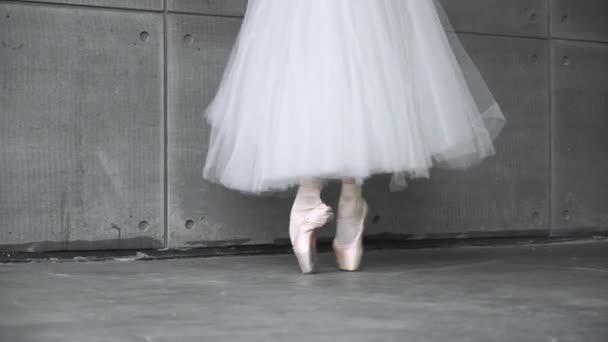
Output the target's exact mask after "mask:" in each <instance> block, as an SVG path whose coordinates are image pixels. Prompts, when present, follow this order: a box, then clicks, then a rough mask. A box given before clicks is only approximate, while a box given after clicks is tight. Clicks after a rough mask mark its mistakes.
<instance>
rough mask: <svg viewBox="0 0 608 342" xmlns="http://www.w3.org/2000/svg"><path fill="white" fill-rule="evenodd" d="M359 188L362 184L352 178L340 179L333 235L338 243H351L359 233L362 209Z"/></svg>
mask: <svg viewBox="0 0 608 342" xmlns="http://www.w3.org/2000/svg"><path fill="white" fill-rule="evenodd" d="M361 188H362V184H357V183H356V182H355V180H354V179H352V178H344V179H342V190H341V192H340V200H339V202H338V220H337V226H336V236H335V240H336V242H337V243H338V244H340V245H346V244H350V243H352V242H353V241H354V240H355V238H356V237H357V235H358V234H359V230H360V229H359V226H360V222H361V215H363V211H364V203H363V202H364V199H363V195H362V189H361Z"/></svg>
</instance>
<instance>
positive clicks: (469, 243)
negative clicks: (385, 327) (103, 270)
mask: <svg viewBox="0 0 608 342" xmlns="http://www.w3.org/2000/svg"><path fill="white" fill-rule="evenodd" d="M390 235H391V236H388V235H386V234H380V235H376V236H370V237H368V238H366V239H365V250H366V251H372V250H400V249H422V248H458V247H498V246H515V245H519V246H521V245H530V246H533V245H538V244H549V243H564V242H585V241H592V240H607V239H608V231H606V230H599V231H598V230H595V229H588V230H583V232H581V230H576V231H564V232H562V234H559V235H557V234H555V232H552V233H549V232H547V231H528V232H521V231H517V232H514V233H513V235H512V236H506V235H505V236H500V237H496V236H494V237H493V236H478V237H466V238H458V237H451V238H450V237H445V238H429V239H407V238H406V237H403V238H396V239H395V238H394V236H392V234H390ZM279 241H280V242H279ZM279 241H278V242H277V243H275V244H258V245H233V246H214V247H197V248H187V249H186V248H184V249H137V250H135V249H133V250H82V251H78V250H74V251H52V252H41V253H35V252H0V263H30V262H100V261H124V260H125V259H126V260H132V261H135V260H167V259H186V258H205V257H220V256H251V255H277V254H292V250H291V245H289V244H288V243H284V242H283V241H282V240H279ZM317 249H318V251H319V252H320V253H328V252H331V251H332V249H331V239H327V238H325V239H320V240H319V241H318V246H317Z"/></svg>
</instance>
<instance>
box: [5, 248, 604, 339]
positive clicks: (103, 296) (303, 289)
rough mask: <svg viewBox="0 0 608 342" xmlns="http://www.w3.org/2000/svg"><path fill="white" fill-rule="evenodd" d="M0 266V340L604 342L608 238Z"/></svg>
mask: <svg viewBox="0 0 608 342" xmlns="http://www.w3.org/2000/svg"><path fill="white" fill-rule="evenodd" d="M320 261H321V264H322V265H323V266H322V268H321V270H320V273H318V274H315V275H302V274H299V271H298V269H297V265H296V262H295V257H294V256H293V255H273V256H232V257H215V258H200V259H181V260H157V261H133V260H122V261H120V260H118V261H111V262H54V263H53V262H51V263H29V264H0V340H1V341H10V342H18V341H78V342H87V341H484V342H487V341H509V342H513V341H547V342H559V341H598V342H599V341H601V342H606V341H608V242H605V241H604V242H602V241H596V242H583V243H581V242H577V243H560V244H550V245H528V246H509V247H466V248H447V249H418V250H392V251H379V250H376V251H368V252H367V254H366V258H365V262H364V266H363V269H362V270H361V271H360V272H356V273H348V272H340V271H337V270H336V269H335V267H334V260H333V255H332V254H329V253H323V254H321V258H320Z"/></svg>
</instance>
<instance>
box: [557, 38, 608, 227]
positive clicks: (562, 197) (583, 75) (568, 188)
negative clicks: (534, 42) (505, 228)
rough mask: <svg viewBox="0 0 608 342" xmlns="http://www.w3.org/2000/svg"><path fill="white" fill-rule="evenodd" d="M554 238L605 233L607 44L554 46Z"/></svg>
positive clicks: (563, 43)
mask: <svg viewBox="0 0 608 342" xmlns="http://www.w3.org/2000/svg"><path fill="white" fill-rule="evenodd" d="M552 53H553V58H552V60H553V63H552V66H551V69H552V75H553V85H552V102H553V106H552V107H553V149H554V153H553V163H552V164H553V165H552V166H553V167H552V172H553V177H552V178H553V221H554V223H553V226H554V229H555V231H554V233H555V234H559V233H562V232H569V231H570V232H571V231H574V230H579V231H582V230H585V229H592V230H597V229H604V230H606V229H608V200H607V199H608V177H607V175H608V134H607V132H608V44H597V43H585V42H571V41H554V42H553V45H552Z"/></svg>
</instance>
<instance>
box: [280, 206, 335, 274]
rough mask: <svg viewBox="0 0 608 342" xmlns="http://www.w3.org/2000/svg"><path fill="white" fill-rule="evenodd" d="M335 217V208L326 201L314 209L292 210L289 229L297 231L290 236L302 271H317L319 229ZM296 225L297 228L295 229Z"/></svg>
mask: <svg viewBox="0 0 608 342" xmlns="http://www.w3.org/2000/svg"><path fill="white" fill-rule="evenodd" d="M333 217H334V213H333V210H332V209H331V207H329V206H328V205H326V204H325V203H321V204H319V205H318V206H317V207H315V208H313V209H305V210H292V212H291V214H290V222H289V224H290V227H289V228H290V229H289V231H290V232H294V231H296V232H297V233H296V236H290V238H291V244H292V248H293V252H294V254H295V255H296V258H297V259H298V264H299V265H300V270H301V271H302V273H315V272H316V271H317V229H319V228H321V227H323V226H324V225H325V224H326V223H327V222H329V221H330V220H331V219H332V218H333ZM294 226H295V227H297V229H293V228H294Z"/></svg>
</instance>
